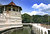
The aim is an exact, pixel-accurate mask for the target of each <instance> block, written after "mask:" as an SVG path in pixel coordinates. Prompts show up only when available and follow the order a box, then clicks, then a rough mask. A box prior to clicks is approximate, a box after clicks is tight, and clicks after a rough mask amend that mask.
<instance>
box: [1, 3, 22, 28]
mask: <svg viewBox="0 0 50 34" xmlns="http://www.w3.org/2000/svg"><path fill="white" fill-rule="evenodd" d="M21 10H22V8H21V7H20V6H17V5H16V4H15V3H14V2H11V3H9V4H8V5H0V23H2V24H3V23H4V24H5V25H8V26H7V27H10V26H11V27H21V26H22V25H19V26H18V25H17V24H22V19H21ZM2 24H0V25H2ZM5 25H4V26H5Z"/></svg>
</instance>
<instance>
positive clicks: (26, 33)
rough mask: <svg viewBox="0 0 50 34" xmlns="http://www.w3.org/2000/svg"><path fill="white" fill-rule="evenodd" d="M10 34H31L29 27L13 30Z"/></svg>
mask: <svg viewBox="0 0 50 34" xmlns="http://www.w3.org/2000/svg"><path fill="white" fill-rule="evenodd" d="M11 34H31V28H30V27H29V26H27V27H26V26H24V27H23V30H21V29H19V30H14V31H13V32H12V33H11Z"/></svg>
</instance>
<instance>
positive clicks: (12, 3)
mask: <svg viewBox="0 0 50 34" xmlns="http://www.w3.org/2000/svg"><path fill="white" fill-rule="evenodd" d="M8 5H14V6H16V4H15V3H14V2H11V3H9V4H8Z"/></svg>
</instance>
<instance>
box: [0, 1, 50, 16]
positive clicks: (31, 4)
mask: <svg viewBox="0 0 50 34" xmlns="http://www.w3.org/2000/svg"><path fill="white" fill-rule="evenodd" d="M11 1H13V2H14V3H15V4H16V5H17V6H20V7H22V11H21V13H22V14H24V13H27V14H29V15H45V14H49V15H50V0H0V4H3V5H7V4H9V3H10V2H11Z"/></svg>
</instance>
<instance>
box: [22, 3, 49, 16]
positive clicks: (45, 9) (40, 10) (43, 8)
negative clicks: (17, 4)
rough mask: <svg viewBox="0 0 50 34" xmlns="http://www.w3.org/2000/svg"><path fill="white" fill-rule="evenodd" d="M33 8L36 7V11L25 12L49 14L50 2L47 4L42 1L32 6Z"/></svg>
mask: <svg viewBox="0 0 50 34" xmlns="http://www.w3.org/2000/svg"><path fill="white" fill-rule="evenodd" d="M32 8H33V9H34V11H31V12H24V13H27V14H29V15H45V14H49V12H50V4H48V5H46V4H44V3H40V4H39V5H38V4H34V5H33V6H32ZM24 13H23V14H24Z"/></svg>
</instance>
